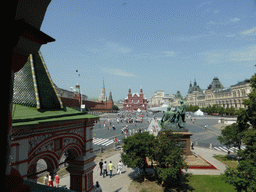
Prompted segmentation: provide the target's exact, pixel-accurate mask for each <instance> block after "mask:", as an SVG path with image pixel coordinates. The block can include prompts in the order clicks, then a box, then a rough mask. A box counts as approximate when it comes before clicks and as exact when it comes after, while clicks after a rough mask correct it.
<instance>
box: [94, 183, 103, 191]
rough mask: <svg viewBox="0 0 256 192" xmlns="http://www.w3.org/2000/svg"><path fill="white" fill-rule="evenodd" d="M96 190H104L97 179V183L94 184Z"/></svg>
mask: <svg viewBox="0 0 256 192" xmlns="http://www.w3.org/2000/svg"><path fill="white" fill-rule="evenodd" d="M94 191H95V192H102V189H101V187H100V185H99V182H98V181H96V185H94Z"/></svg>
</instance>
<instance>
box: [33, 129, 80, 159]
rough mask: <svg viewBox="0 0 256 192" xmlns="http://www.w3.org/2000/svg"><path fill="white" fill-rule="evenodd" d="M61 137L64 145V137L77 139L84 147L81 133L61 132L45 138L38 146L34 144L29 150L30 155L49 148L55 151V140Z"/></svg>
mask: <svg viewBox="0 0 256 192" xmlns="http://www.w3.org/2000/svg"><path fill="white" fill-rule="evenodd" d="M59 138H63V145H64V139H75V140H77V141H79V143H80V145H81V146H82V147H84V141H83V139H82V137H81V136H80V135H78V134H76V133H70V132H69V133H61V134H58V135H54V136H51V137H49V138H47V139H45V140H43V141H42V142H40V143H39V144H37V145H36V146H34V148H32V149H31V151H30V152H29V156H31V155H34V154H36V153H38V152H40V151H48V149H49V151H54V140H55V139H59ZM67 144H69V143H67ZM64 147H65V146H64ZM42 148H43V149H42ZM40 149H41V150H40Z"/></svg>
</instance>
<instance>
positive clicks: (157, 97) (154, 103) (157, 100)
mask: <svg viewBox="0 0 256 192" xmlns="http://www.w3.org/2000/svg"><path fill="white" fill-rule="evenodd" d="M171 98H174V95H172V94H165V92H164V90H157V91H156V92H155V93H154V96H153V97H150V102H149V105H150V106H151V107H160V106H161V105H163V104H164V103H165V102H168V101H169V99H171Z"/></svg>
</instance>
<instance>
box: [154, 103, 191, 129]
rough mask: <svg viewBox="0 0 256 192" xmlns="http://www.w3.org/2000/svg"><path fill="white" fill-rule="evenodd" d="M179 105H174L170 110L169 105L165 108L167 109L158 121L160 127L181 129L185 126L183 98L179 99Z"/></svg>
mask: <svg viewBox="0 0 256 192" xmlns="http://www.w3.org/2000/svg"><path fill="white" fill-rule="evenodd" d="M180 104H181V106H180V107H175V108H174V109H173V110H171V107H168V108H167V111H166V112H165V113H164V115H163V117H162V119H161V121H159V122H158V125H159V127H160V128H162V129H169V128H170V129H177V128H179V129H182V128H185V113H186V104H185V102H184V101H183V100H180Z"/></svg>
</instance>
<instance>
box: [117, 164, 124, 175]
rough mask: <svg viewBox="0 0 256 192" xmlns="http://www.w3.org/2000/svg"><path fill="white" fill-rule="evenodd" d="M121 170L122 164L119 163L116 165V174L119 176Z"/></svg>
mask: <svg viewBox="0 0 256 192" xmlns="http://www.w3.org/2000/svg"><path fill="white" fill-rule="evenodd" d="M122 169H123V165H122V162H121V161H119V163H118V165H117V174H118V175H120V174H121V173H122Z"/></svg>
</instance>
